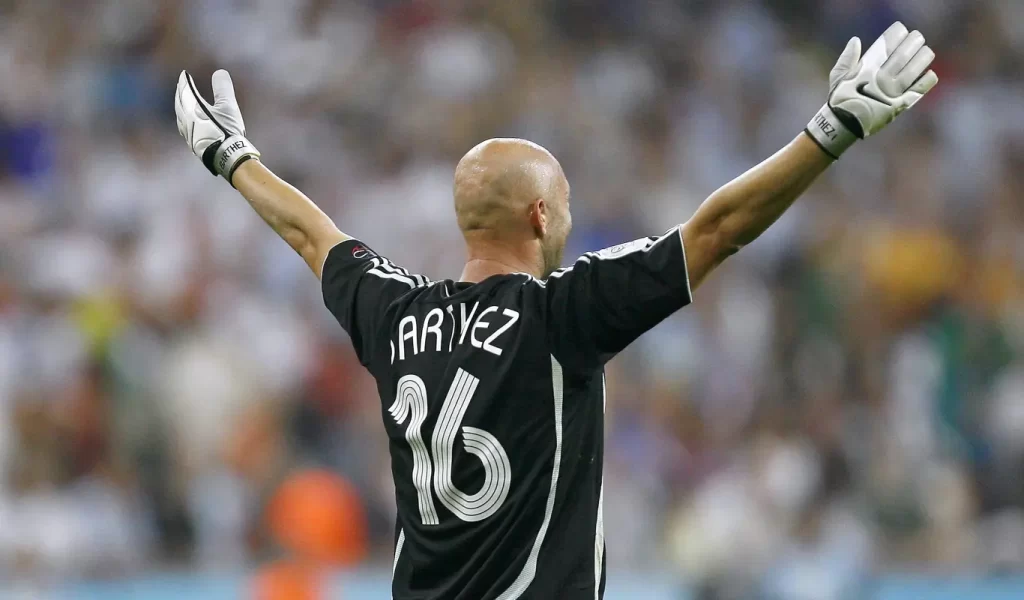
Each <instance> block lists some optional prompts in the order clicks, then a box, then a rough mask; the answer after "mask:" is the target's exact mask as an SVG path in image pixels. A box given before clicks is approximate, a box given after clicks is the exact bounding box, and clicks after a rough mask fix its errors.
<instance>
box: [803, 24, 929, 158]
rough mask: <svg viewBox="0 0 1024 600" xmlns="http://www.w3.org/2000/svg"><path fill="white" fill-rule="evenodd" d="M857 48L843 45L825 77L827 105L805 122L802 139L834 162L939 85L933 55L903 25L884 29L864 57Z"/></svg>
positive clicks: (852, 44)
mask: <svg viewBox="0 0 1024 600" xmlns="http://www.w3.org/2000/svg"><path fill="white" fill-rule="evenodd" d="M860 49H861V46H860V38H856V37H855V38H853V39H852V40H850V43H848V44H847V45H846V49H845V50H843V53H842V55H841V56H840V57H839V62H837V63H836V66H834V67H832V72H831V73H830V74H829V77H828V82H829V94H828V101H827V102H826V103H825V106H823V107H821V110H819V111H818V114H816V115H814V118H813V119H811V122H810V123H808V124H807V129H806V132H807V135H809V136H811V138H812V139H814V140H815V141H816V142H818V145H820V146H821V147H822V149H823V150H825V152H827V153H828V154H830V155H831V156H832V157H833V158H839V156H840V155H841V154H842V153H843V152H844V151H845V150H846V149H847V148H849V147H850V146H851V145H852V144H853V143H854V142H855V141H857V140H858V139H862V138H865V137H867V136H869V135H871V134H873V133H877V132H879V131H880V130H881V129H882V128H883V127H885V126H886V125H888V124H889V123H890V122H892V120H893V119H895V118H896V116H897V115H899V114H900V113H901V112H903V111H905V110H907V109H908V108H910V107H911V106H913V105H914V104H916V103H917V101H918V100H920V99H921V98H922V97H923V96H924V95H925V94H927V93H928V91H929V90H931V89H932V88H933V87H935V84H936V83H938V81H939V78H938V76H937V75H936V74H935V72H934V71H931V70H929V68H928V67H929V66H930V65H931V64H932V60H934V59H935V53H934V52H932V49H931V48H929V47H928V46H926V45H925V43H924V36H923V35H921V32H919V31H914V32H911V33H908V32H907V28H906V27H904V26H903V23H900V22H898V21H897V22H896V23H894V24H893V25H892V26H891V27H889V29H887V30H886V31H885V33H883V34H882V37H880V38H878V39H877V40H875V43H874V44H872V45H871V47H870V48H868V51H867V52H866V53H864V56H863V57H861V55H860Z"/></svg>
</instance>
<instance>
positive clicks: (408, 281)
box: [367, 269, 417, 288]
mask: <svg viewBox="0 0 1024 600" xmlns="http://www.w3.org/2000/svg"><path fill="white" fill-rule="evenodd" d="M367 273H369V274H370V275H376V276H377V277H380V278H382V279H394V280H395V281H401V282H402V283H404V284H405V285H407V286H409V287H411V288H414V287H417V286H416V284H415V283H413V281H412V279H409V278H408V277H406V276H404V275H396V274H394V273H385V272H383V271H378V270H377V269H370V270H369V271H367Z"/></svg>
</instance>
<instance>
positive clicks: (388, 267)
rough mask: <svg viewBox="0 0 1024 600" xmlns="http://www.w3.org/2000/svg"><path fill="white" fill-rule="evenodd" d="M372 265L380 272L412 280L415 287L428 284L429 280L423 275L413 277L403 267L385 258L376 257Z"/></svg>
mask: <svg viewBox="0 0 1024 600" xmlns="http://www.w3.org/2000/svg"><path fill="white" fill-rule="evenodd" d="M373 265H374V266H375V267H377V268H378V269H380V270H381V271H385V272H388V273H394V274H395V275H404V276H406V277H408V278H410V279H412V280H413V282H414V283H415V284H416V287H420V286H424V285H427V284H428V283H430V280H429V279H427V278H426V277H424V276H423V275H413V274H412V273H410V272H409V270H408V269H406V268H405V267H400V266H398V265H396V264H395V263H393V262H391V261H390V260H388V259H387V258H384V257H383V256H378V257H376V258H374V259H373Z"/></svg>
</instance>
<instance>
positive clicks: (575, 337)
mask: <svg viewBox="0 0 1024 600" xmlns="http://www.w3.org/2000/svg"><path fill="white" fill-rule="evenodd" d="M933 58H934V54H933V53H932V51H931V49H930V48H928V47H927V46H926V45H925V41H924V38H923V37H922V36H921V34H920V33H919V32H916V31H915V32H913V33H910V32H908V31H907V29H906V28H905V27H904V26H903V25H902V24H900V23H896V24H895V25H893V26H892V27H890V28H889V29H888V30H887V31H886V32H885V33H884V34H883V35H882V37H881V38H879V39H878V40H877V41H876V42H875V43H874V44H872V45H871V47H870V48H868V50H867V52H865V53H864V55H863V56H861V44H860V40H859V39H857V38H854V39H852V40H850V43H849V44H848V45H847V46H846V49H845V50H844V51H843V53H842V55H841V56H840V57H839V61H838V62H837V63H836V65H835V67H834V68H833V69H832V72H831V75H830V77H829V91H828V96H827V101H826V102H825V105H824V106H823V107H822V108H821V110H820V111H818V113H817V114H816V115H815V116H814V117H813V118H812V119H811V121H810V123H809V124H808V125H807V128H806V129H805V131H804V132H802V133H800V134H799V135H798V136H797V138H796V139H795V140H793V142H791V143H790V144H788V145H787V146H786V147H785V148H783V149H782V150H780V151H779V152H778V153H776V154H775V155H774V156H772V157H771V158H768V159H767V160H765V161H764V162H763V163H761V164H760V165H758V166H756V167H754V168H753V169H751V170H750V171H748V172H747V173H745V174H743V175H742V176H740V177H739V178H737V179H735V180H734V181H732V182H730V183H728V184H726V185H725V186H723V187H722V188H721V189H719V190H718V191H716V192H715V193H714V194H712V195H711V196H710V197H709V198H708V199H707V200H706V201H705V202H704V203H703V204H702V205H701V206H700V208H698V209H697V211H696V213H694V215H693V216H692V217H691V218H690V220H689V221H687V222H686V223H684V224H683V225H680V226H677V227H673V228H671V229H669V230H668V231H667V232H666V233H664V234H663V235H661V236H659V237H649V238H642V239H639V240H635V241H633V242H630V243H627V244H621V245H619V246H614V247H612V248H608V249H606V250H602V251H600V252H596V253H588V254H587V255H585V256H583V257H581V258H580V259H579V260H578V261H577V262H576V263H575V264H574V265H573V266H572V267H569V268H566V269H559V268H558V267H559V266H560V265H561V260H562V258H561V257H562V250H563V249H564V247H565V241H566V238H567V237H568V235H569V231H570V229H571V226H572V220H571V218H570V216H569V184H568V182H567V181H566V179H565V175H564V173H563V172H562V169H561V166H560V165H559V164H558V161H557V160H555V158H554V157H553V156H551V154H550V153H548V152H547V151H546V150H544V149H543V148H541V147H539V146H537V145H535V144H531V143H529V142H526V141H524V140H509V139H501V140H489V141H486V142H484V143H482V144H480V145H479V146H477V147H476V148H474V149H472V150H470V152H469V153H468V154H467V155H466V156H465V157H464V158H463V159H462V161H461V162H460V163H459V166H458V167H457V168H456V170H455V189H454V196H455V212H456V216H457V217H458V222H459V227H460V228H461V229H462V232H463V235H464V237H465V240H466V249H467V254H468V260H467V262H466V266H465V270H464V271H463V273H462V276H461V277H460V278H459V279H458V280H457V281H456V280H452V279H448V280H443V281H437V282H431V281H428V280H427V279H426V278H424V277H422V276H421V275H416V274H412V273H409V272H408V271H406V270H405V269H403V268H402V267H400V266H398V265H395V264H394V263H392V262H391V261H389V260H388V259H386V258H385V257H383V256H380V255H378V254H377V253H375V252H374V251H373V250H371V249H370V248H368V247H367V246H366V245H364V244H363V243H362V242H360V241H358V240H354V239H352V238H350V237H349V236H347V235H345V234H344V233H342V232H341V231H340V230H339V229H338V228H337V227H336V226H335V224H334V223H333V222H332V221H331V220H330V219H329V218H327V216H326V215H324V214H323V212H321V211H320V210H319V209H318V208H317V207H316V206H315V205H314V204H313V203H312V202H311V201H310V200H309V199H308V198H307V197H306V196H305V195H303V194H302V193H301V192H299V191H298V190H296V189H295V188H293V187H291V186H289V185H288V184H286V183H284V182H283V181H282V180H281V179H279V178H278V177H276V176H275V175H274V174H273V173H272V172H271V171H270V170H269V169H268V168H267V167H265V166H264V165H263V164H262V163H261V162H260V160H259V156H260V155H259V152H257V150H256V148H255V147H254V146H253V144H252V143H251V142H249V140H248V139H247V138H246V135H245V128H244V127H243V125H242V116H241V113H240V112H239V108H238V104H237V102H236V101H235V96H234V91H233V90H232V87H231V79H230V78H229V77H228V75H227V73H226V72H224V71H218V72H217V73H215V74H214V77H213V90H214V103H213V104H212V105H211V104H208V103H207V102H206V101H205V100H204V99H203V98H202V97H201V96H200V95H199V93H198V91H197V90H196V87H195V84H194V82H193V81H192V78H191V77H189V76H188V74H187V73H184V72H183V73H182V74H181V78H180V79H179V81H178V89H177V94H176V97H175V110H176V112H177V116H178V129H179V131H180V132H181V135H182V136H184V138H185V139H186V141H187V142H188V144H189V147H190V149H191V150H192V152H194V153H195V155H196V156H198V157H199V158H200V159H201V160H202V161H203V164H205V165H206V166H207V168H208V169H209V170H210V171H211V172H212V173H213V174H215V175H221V176H223V177H224V178H225V179H227V180H228V181H229V182H230V183H231V184H232V185H233V186H235V188H236V189H238V191H239V192H241V193H242V195H243V196H245V198H246V199H247V200H248V201H249V203H250V204H251V205H252V207H253V208H254V209H255V210H256V212H257V213H259V215H260V216H261V217H263V219H264V220H265V221H266V222H267V223H268V224H269V225H270V226H271V227H272V228H273V229H274V231H276V232H277V233H278V234H279V235H280V236H281V237H283V238H284V239H285V240H286V241H287V242H288V243H289V244H290V245H291V247H292V248H294V249H295V251H296V252H298V253H299V254H300V255H301V256H302V258H303V259H304V260H305V261H306V263H307V264H308V265H309V267H310V269H312V271H313V272H314V273H315V274H316V275H317V277H320V278H321V280H322V288H323V293H324V301H325V303H326V304H327V307H328V308H329V309H330V310H331V312H332V313H333V314H334V315H335V317H336V318H337V319H338V321H339V323H340V324H341V325H342V326H343V327H344V328H345V329H346V330H347V331H348V332H349V334H350V337H351V338H352V343H353V345H354V347H355V349H356V353H357V354H358V355H359V358H360V360H361V361H362V363H363V365H365V366H366V367H367V368H368V369H369V370H370V372H371V373H372V374H373V376H374V378H375V379H376V381H377V385H378V391H379V392H380V395H381V399H382V400H384V401H385V404H384V405H383V407H382V408H384V409H386V410H383V411H382V414H383V417H384V427H385V429H386V431H387V434H388V437H389V448H390V451H391V459H392V464H391V466H392V476H393V479H394V484H395V495H396V498H397V505H398V515H397V520H396V526H395V545H394V547H395V558H394V566H393V573H394V582H393V586H392V588H393V597H394V598H395V599H396V600H409V599H412V598H433V599H441V598H444V599H473V600H483V599H500V600H514V599H517V598H543V599H547V598H559V599H562V600H574V599H583V598H588V599H593V598H597V597H600V596H601V595H602V594H603V593H604V582H605V568H604V567H605V554H604V549H605V546H604V531H603V520H602V517H601V511H602V508H601V507H602V502H603V497H604V492H603V479H602V468H603V464H602V463H603V452H604V445H603V444H604V434H603V427H604V391H605V390H604V377H603V368H604V364H605V362H607V361H608V360H609V359H610V358H611V357H612V356H614V355H615V354H616V353H617V352H619V351H620V350H622V349H623V348H625V347H626V346H627V345H629V343H631V342H632V341H633V340H634V339H636V338H637V337H638V336H640V335H641V334H643V333H644V332H645V331H647V330H648V329H650V328H652V327H654V326H655V325H657V323H659V322H660V321H661V320H662V319H664V318H665V317H667V316H668V315H670V314H672V313H673V312H674V311H676V310H677V309H679V308H681V307H682V306H684V305H686V304H688V303H689V302H690V300H691V297H692V291H693V289H694V288H696V287H697V286H699V285H700V284H701V282H702V281H703V280H704V278H705V277H706V276H707V275H708V273H709V272H710V271H711V270H712V269H714V268H715V267H716V266H718V265H719V264H721V263H722V261H724V260H725V259H726V258H727V257H728V256H729V255H731V254H733V253H734V252H736V251H737V250H739V249H740V248H742V247H743V246H744V245H745V244H748V243H749V242H751V241H753V240H754V239H755V238H756V237H757V236H758V235H760V234H761V232H763V231H764V230H765V229H767V228H768V227H769V226H770V225H771V224H772V223H773V222H775V220H776V219H778V218H779V216H780V215H782V213H783V212H784V211H785V210H786V209H787V208H788V207H789V206H790V204H792V202H793V201H794V200H795V199H796V198H797V197H798V196H799V195H800V194H801V193H803V191H804V190H805V189H807V187H808V186H809V185H810V184H811V183H812V182H813V181H814V180H815V178H817V177H818V176H819V175H820V174H821V173H822V172H823V171H824V170H825V169H826V168H828V166H829V165H831V164H832V163H833V162H834V161H835V160H836V159H838V158H839V157H840V156H842V154H843V152H845V151H846V150H847V149H848V148H849V147H850V146H851V145H852V144H853V143H854V142H855V141H857V140H858V139H860V138H863V137H866V136H869V135H872V134H874V133H877V132H878V131H879V130H881V129H882V128H883V127H885V126H886V125H887V124H888V123H889V122H891V121H892V120H893V119H894V118H896V116H898V115H899V114H900V113H901V112H903V111H904V110H906V109H908V108H910V107H911V106H913V105H914V103H916V102H917V101H918V100H920V99H921V97H922V96H923V95H924V94H926V93H927V92H928V91H929V90H930V89H931V88H932V87H933V86H934V85H935V84H936V82H937V81H938V78H937V77H936V76H935V73H933V72H932V71H930V70H929V66H930V65H931V62H932V59H933ZM684 249H685V250H684ZM460 324H461V325H460ZM446 390H447V392H446ZM391 399H394V403H393V404H390V408H388V406H389V403H390V402H391ZM456 450H458V452H456Z"/></svg>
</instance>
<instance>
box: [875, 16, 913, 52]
mask: <svg viewBox="0 0 1024 600" xmlns="http://www.w3.org/2000/svg"><path fill="white" fill-rule="evenodd" d="M907 35H908V34H907V27H906V25H904V24H903V23H901V22H899V21H896V22H895V23H893V24H892V25H890V26H889V28H888V29H886V30H885V33H883V34H882V37H880V38H878V39H879V41H881V42H883V43H884V44H885V55H886V56H890V55H891V54H892V53H893V52H895V51H896V48H898V47H899V45H900V44H902V43H903V40H905V39H906V38H907ZM875 43H878V42H875Z"/></svg>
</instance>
